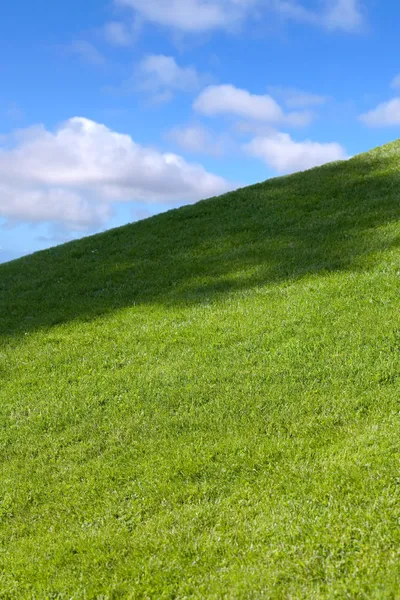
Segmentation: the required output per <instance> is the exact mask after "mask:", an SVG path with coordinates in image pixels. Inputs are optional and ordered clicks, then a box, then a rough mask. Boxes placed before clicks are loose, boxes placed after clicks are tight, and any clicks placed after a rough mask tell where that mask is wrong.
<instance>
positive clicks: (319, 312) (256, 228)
mask: <svg viewBox="0 0 400 600" xmlns="http://www.w3.org/2000/svg"><path fill="white" fill-rule="evenodd" d="M399 218H400V142H396V143H393V144H390V145H388V146H384V147H382V148H378V149H376V150H374V151H372V152H371V153H368V154H364V155H360V156H357V157H355V158H353V159H352V160H350V161H348V162H341V163H335V164H331V165H328V166H325V167H321V168H318V169H313V170H311V171H308V172H305V173H301V174H297V175H293V176H290V177H284V178H279V179H274V180H270V181H267V182H265V183H262V184H258V185H255V186H251V187H248V188H244V189H242V190H239V191H237V192H235V193H231V194H227V195H225V196H223V197H221V198H218V199H211V200H207V201H203V202H200V203H198V204H197V205H194V206H187V207H184V208H181V209H178V210H173V211H170V212H168V213H165V214H162V215H159V216H157V217H153V218H151V219H147V220H145V221H142V222H139V223H135V224H133V225H129V226H126V227H122V228H119V229H115V230H112V231H110V232H107V233H105V234H101V235H97V236H93V237H90V238H86V239H83V240H80V241H77V242H73V243H71V244H67V245H64V246H60V247H58V248H55V249H52V250H49V251H45V252H39V253H36V254H34V255H32V256H29V257H26V258H23V259H20V260H17V261H13V262H11V263H8V264H5V265H0V458H1V476H0V598H1V599H10V600H11V599H25V598H27V599H28V598H34V599H37V600H39V599H40V600H41V599H47V598H49V599H50V598H51V599H66V600H67V599H68V600H69V599H95V598H97V599H103V600H105V599H110V600H111V599H117V598H132V599H136V598H143V599H146V598H151V599H153V598H154V599H173V598H174V599H186V598H210V599H222V598H226V599H252V598H254V599H258V598H271V599H297V598H310V599H312V598H318V599H319V598H340V599H342V598H351V599H353V598H368V599H369V598H376V599H395V598H399V597H400V443H399V437H400V314H399V306H400V301H399V297H400V248H399V244H400V223H399Z"/></svg>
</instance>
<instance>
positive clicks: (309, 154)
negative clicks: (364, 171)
mask: <svg viewBox="0 0 400 600" xmlns="http://www.w3.org/2000/svg"><path fill="white" fill-rule="evenodd" d="M244 150H245V152H247V153H248V154H250V155H251V156H256V157H258V158H261V159H262V160H263V161H264V162H265V163H266V164H267V165H268V166H269V167H271V168H272V169H274V170H275V171H277V173H293V172H295V171H305V170H306V169H309V168H311V167H316V166H318V165H323V164H325V163H328V162H332V161H335V160H342V159H345V158H347V157H346V152H345V150H344V148H343V147H342V146H341V145H340V144H337V143H329V144H321V143H318V142H313V141H311V140H305V141H303V142H296V141H295V140H293V139H292V138H291V137H290V135H289V134H287V133H279V132H275V133H274V134H271V135H269V136H265V137H256V138H254V139H253V140H252V141H251V142H250V143H248V144H245V146H244Z"/></svg>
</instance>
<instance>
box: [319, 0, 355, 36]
mask: <svg viewBox="0 0 400 600" xmlns="http://www.w3.org/2000/svg"><path fill="white" fill-rule="evenodd" d="M327 6H329V8H328V9H327V11H326V14H325V16H324V17H323V22H324V23H325V26H326V27H327V28H328V29H342V30H343V31H357V30H359V29H360V28H361V26H362V24H363V16H362V12H361V8H360V1H359V0H336V2H334V3H333V4H332V3H331V2H329V1H328V2H327Z"/></svg>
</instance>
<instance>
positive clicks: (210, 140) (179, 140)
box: [167, 125, 233, 156]
mask: <svg viewBox="0 0 400 600" xmlns="http://www.w3.org/2000/svg"><path fill="white" fill-rule="evenodd" d="M167 138H168V139H170V140H171V141H172V142H175V143H176V144H177V145H178V146H179V147H181V148H183V149H184V150H186V151H188V152H195V153H199V154H209V155H210V156H222V154H224V153H225V151H226V150H227V147H228V145H230V146H232V143H233V142H232V140H229V139H228V136H224V135H215V134H213V133H212V132H210V131H209V130H208V129H206V128H205V127H203V126H202V125H188V126H186V127H174V128H173V129H171V131H169V132H168V135H167Z"/></svg>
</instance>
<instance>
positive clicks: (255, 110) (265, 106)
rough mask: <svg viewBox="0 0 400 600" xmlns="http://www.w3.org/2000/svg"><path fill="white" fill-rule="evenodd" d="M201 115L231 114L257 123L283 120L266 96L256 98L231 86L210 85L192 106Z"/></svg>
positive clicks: (275, 105) (277, 107) (272, 102)
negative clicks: (257, 121)
mask: <svg viewBox="0 0 400 600" xmlns="http://www.w3.org/2000/svg"><path fill="white" fill-rule="evenodd" d="M193 108H194V110H196V111H197V112H199V113H202V114H203V115H208V116H214V115H220V114H232V115H235V116H238V117H245V118H249V119H255V120H259V121H271V122H277V121H281V120H282V119H283V111H282V109H281V107H280V106H279V104H278V103H277V102H276V101H275V100H274V99H273V98H272V97H271V96H268V95H265V96H257V95H256V94H250V92H248V91H247V90H241V89H239V88H236V87H235V86H233V85H210V86H208V87H207V88H206V89H205V90H203V91H202V92H201V94H200V95H199V97H198V98H197V99H196V100H195V102H194V104H193Z"/></svg>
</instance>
